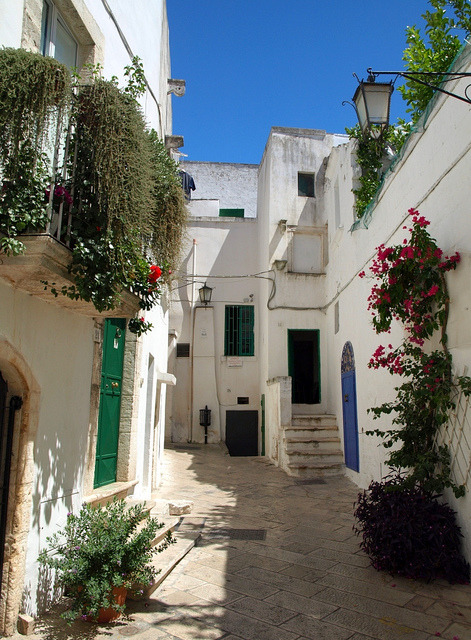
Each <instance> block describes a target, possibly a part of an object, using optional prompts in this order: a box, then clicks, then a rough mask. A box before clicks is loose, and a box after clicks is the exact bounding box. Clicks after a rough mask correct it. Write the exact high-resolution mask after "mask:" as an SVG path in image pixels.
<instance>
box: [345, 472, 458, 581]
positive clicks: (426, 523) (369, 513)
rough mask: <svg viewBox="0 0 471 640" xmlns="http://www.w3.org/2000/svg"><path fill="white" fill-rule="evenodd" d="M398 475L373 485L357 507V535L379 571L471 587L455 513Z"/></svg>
mask: <svg viewBox="0 0 471 640" xmlns="http://www.w3.org/2000/svg"><path fill="white" fill-rule="evenodd" d="M438 497H439V496H435V495H432V494H431V493H428V492H425V491H424V490H423V489H422V488H421V487H419V486H417V485H416V486H415V487H412V488H411V487H406V486H404V483H403V479H402V478H401V477H400V476H395V477H393V478H390V479H386V480H383V481H382V482H372V483H371V484H370V486H369V487H368V489H367V490H366V491H363V492H362V493H360V494H359V496H358V501H357V502H356V503H355V514H354V515H355V518H356V520H357V522H356V524H355V525H354V531H355V533H356V534H357V535H361V536H362V538H363V539H362V542H361V545H360V546H361V547H362V548H363V549H364V551H365V552H366V553H367V554H368V556H369V557H370V559H371V562H372V565H373V566H374V567H375V569H378V571H388V572H389V573H392V574H397V575H401V576H405V577H407V578H415V579H421V580H426V581H427V582H430V581H431V580H435V579H437V578H444V579H445V580H448V582H450V583H465V584H466V583H469V578H470V567H469V564H468V563H467V562H466V560H465V559H464V558H463V556H462V554H461V551H460V546H461V538H462V534H461V530H460V528H459V526H458V525H457V523H456V518H455V515H456V514H455V512H454V511H453V509H451V507H450V506H449V505H447V504H444V503H442V502H440V501H439V500H438Z"/></svg>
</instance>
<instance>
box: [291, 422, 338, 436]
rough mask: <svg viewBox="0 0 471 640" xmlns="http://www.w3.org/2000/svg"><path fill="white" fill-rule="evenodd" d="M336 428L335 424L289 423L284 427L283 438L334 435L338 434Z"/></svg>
mask: <svg viewBox="0 0 471 640" xmlns="http://www.w3.org/2000/svg"><path fill="white" fill-rule="evenodd" d="M338 432H339V430H338V428H337V426H326V427H318V426H317V427H308V426H306V425H300V426H297V425H291V426H289V427H285V429H284V437H285V438H298V437H306V438H315V439H317V438H319V437H336V436H338Z"/></svg>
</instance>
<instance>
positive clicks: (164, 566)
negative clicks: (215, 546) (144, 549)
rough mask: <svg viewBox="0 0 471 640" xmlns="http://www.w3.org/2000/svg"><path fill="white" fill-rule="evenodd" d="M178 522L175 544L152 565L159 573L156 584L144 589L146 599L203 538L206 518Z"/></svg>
mask: <svg viewBox="0 0 471 640" xmlns="http://www.w3.org/2000/svg"><path fill="white" fill-rule="evenodd" d="M178 520H179V522H178V524H177V525H176V527H175V529H174V530H173V537H174V538H175V543H174V544H171V545H170V546H169V547H167V549H165V551H162V553H157V554H156V555H155V556H154V560H153V562H152V564H153V566H154V567H155V568H156V569H157V570H158V571H159V573H158V574H157V576H156V577H155V581H154V583H153V584H152V585H150V586H148V587H146V588H145V589H143V592H144V593H143V594H142V597H144V598H148V597H149V596H150V595H151V594H152V593H153V592H154V591H155V590H156V589H157V587H159V586H160V585H161V584H162V582H163V581H164V580H165V578H167V577H168V576H169V574H170V573H171V572H172V571H173V569H174V568H175V567H176V566H177V564H178V563H179V562H180V561H181V560H182V559H183V558H184V557H185V556H186V554H187V553H189V551H191V549H193V547H194V546H195V545H196V543H197V542H198V540H199V539H200V538H201V531H202V529H203V527H204V521H205V519H204V518H179V519H178Z"/></svg>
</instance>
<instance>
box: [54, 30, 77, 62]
mask: <svg viewBox="0 0 471 640" xmlns="http://www.w3.org/2000/svg"><path fill="white" fill-rule="evenodd" d="M55 45H56V50H55V53H54V58H55V59H56V60H59V62H62V63H63V64H65V65H67V66H68V67H75V66H77V43H76V42H75V40H74V39H73V37H72V36H71V34H70V33H69V31H68V30H67V29H66V27H65V26H64V25H63V24H62V21H61V20H60V18H59V19H58V20H57V26H56V42H55Z"/></svg>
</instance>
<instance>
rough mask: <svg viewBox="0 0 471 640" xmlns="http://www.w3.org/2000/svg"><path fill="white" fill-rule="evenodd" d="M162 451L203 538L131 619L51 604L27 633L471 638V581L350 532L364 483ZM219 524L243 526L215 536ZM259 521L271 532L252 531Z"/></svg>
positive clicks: (169, 492) (40, 636)
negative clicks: (299, 480) (89, 616)
mask: <svg viewBox="0 0 471 640" xmlns="http://www.w3.org/2000/svg"><path fill="white" fill-rule="evenodd" d="M164 460H165V465H164V473H163V475H164V480H163V484H162V487H161V488H160V489H159V491H158V492H157V493H156V495H155V498H157V499H159V500H163V501H170V500H171V501H179V500H181V501H191V502H193V504H194V507H193V512H192V514H191V515H189V516H186V518H188V521H189V527H190V529H191V521H194V524H195V526H196V525H198V523H199V524H201V523H202V522H204V527H203V529H202V538H201V539H200V541H199V542H198V546H197V547H194V548H193V549H192V550H191V551H190V552H189V554H188V555H187V556H185V557H184V558H183V559H182V560H181V562H180V564H179V565H178V566H177V567H176V568H175V569H174V570H173V571H172V573H170V575H169V576H168V577H167V578H166V580H165V581H164V582H163V583H162V584H161V585H160V586H159V587H158V589H157V590H156V591H155V592H154V593H153V594H152V596H151V597H150V598H149V599H148V600H142V601H138V602H129V603H128V613H129V617H128V618H127V619H122V620H119V621H117V622H115V623H113V624H110V625H101V626H99V625H96V624H90V623H85V622H82V621H77V622H76V623H74V625H72V627H67V625H66V624H65V623H64V622H63V621H62V620H61V619H60V618H59V617H58V613H59V610H54V611H53V612H51V613H50V614H48V615H45V616H43V617H42V618H41V619H40V620H38V621H37V623H36V630H35V634H34V635H33V636H30V640H123V638H126V637H132V638H135V639H136V640H432V639H435V640H436V638H437V637H441V638H443V639H444V640H456V638H459V640H471V589H470V587H469V586H463V585H448V584H447V583H444V582H441V581H437V582H436V583H434V584H425V583H422V582H417V581H413V580H406V579H404V578H399V577H393V576H390V575H387V574H382V573H378V572H377V571H375V570H374V569H373V568H372V567H371V566H370V563H369V560H368V558H367V557H366V555H364V553H363V552H362V551H361V550H360V547H359V539H358V538H357V537H356V536H355V535H354V534H353V533H352V525H353V516H352V511H353V509H352V505H353V502H354V500H355V499H356V497H357V495H358V493H359V490H358V488H357V487H355V486H354V485H353V484H352V483H350V482H349V481H348V480H347V479H346V478H343V477H332V478H326V482H325V484H318V485H317V484H316V485H300V484H296V483H295V479H293V478H290V477H288V476H286V475H285V474H284V473H283V472H282V471H280V470H279V469H277V468H275V467H273V466H272V465H270V464H268V463H267V461H265V460H262V459H260V458H230V457H229V456H228V455H227V454H225V452H224V450H223V449H222V448H221V447H218V446H212V445H208V446H206V447H205V446H203V445H202V446H201V447H199V448H195V449H192V450H191V451H182V450H172V449H168V450H166V451H165V458H164ZM221 529H224V530H225V531H226V533H227V534H230V532H231V530H238V532H236V533H237V535H240V534H244V535H245V534H247V536H246V537H245V539H234V538H232V537H231V536H230V535H227V536H226V537H219V538H218V537H215V535H216V534H217V532H218V531H220V530H221ZM261 529H263V530H264V531H265V532H266V534H265V537H264V539H261V540H252V539H249V538H250V535H251V531H253V530H261ZM241 530H247V531H245V532H244V531H241ZM236 537H237V536H236ZM438 633H439V634H440V636H437V635H435V634H438ZM20 638H24V636H19V635H18V634H17V635H16V636H15V640H20Z"/></svg>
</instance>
